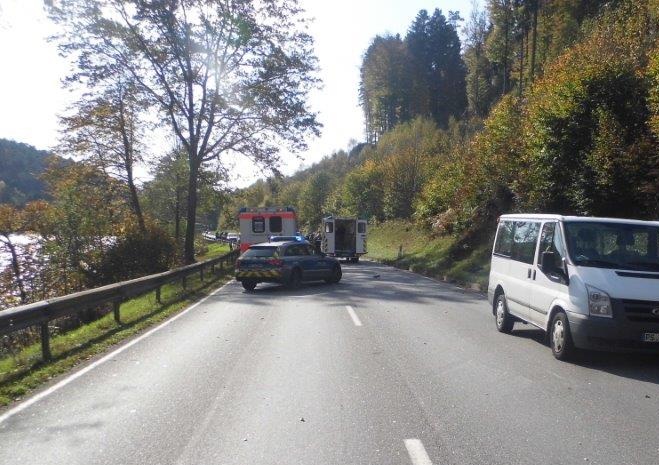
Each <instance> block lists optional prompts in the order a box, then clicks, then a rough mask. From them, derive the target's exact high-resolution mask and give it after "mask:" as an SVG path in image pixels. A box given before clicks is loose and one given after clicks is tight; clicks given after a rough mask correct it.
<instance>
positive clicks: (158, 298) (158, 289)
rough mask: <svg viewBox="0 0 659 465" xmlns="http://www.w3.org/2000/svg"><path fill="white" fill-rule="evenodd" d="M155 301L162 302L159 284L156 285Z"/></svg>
mask: <svg viewBox="0 0 659 465" xmlns="http://www.w3.org/2000/svg"><path fill="white" fill-rule="evenodd" d="M156 302H158V303H159V304H161V303H162V300H160V286H158V287H156Z"/></svg>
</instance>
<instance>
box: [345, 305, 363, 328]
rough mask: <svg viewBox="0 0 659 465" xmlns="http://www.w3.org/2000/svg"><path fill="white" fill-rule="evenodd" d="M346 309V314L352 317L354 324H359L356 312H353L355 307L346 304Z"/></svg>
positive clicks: (360, 323)
mask: <svg viewBox="0 0 659 465" xmlns="http://www.w3.org/2000/svg"><path fill="white" fill-rule="evenodd" d="M346 310H348V314H349V315H350V318H352V322H353V323H354V324H355V326H361V325H362V322H361V320H360V319H359V317H358V316H357V313H355V309H354V308H352V307H351V306H350V305H346Z"/></svg>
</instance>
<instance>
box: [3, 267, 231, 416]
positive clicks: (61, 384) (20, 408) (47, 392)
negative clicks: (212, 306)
mask: <svg viewBox="0 0 659 465" xmlns="http://www.w3.org/2000/svg"><path fill="white" fill-rule="evenodd" d="M232 282H233V280H231V281H229V282H227V283H225V284H223V285H222V286H220V287H219V288H217V289H215V290H214V291H213V292H211V293H210V294H208V295H207V296H206V297H204V298H203V299H201V300H200V301H199V302H196V303H194V304H192V305H190V306H189V307H188V308H186V309H185V310H183V311H182V312H181V313H177V314H176V315H174V316H173V317H171V318H170V319H168V320H165V321H164V322H163V323H160V324H159V325H158V326H156V327H155V328H152V329H150V330H148V331H147V332H146V333H144V334H142V335H141V336H138V337H136V338H135V339H133V340H132V341H130V342H128V343H127V344H125V345H123V346H121V347H119V348H118V349H116V350H114V351H112V352H110V353H109V354H107V355H104V356H103V357H101V358H99V359H98V360H96V361H95V362H93V363H90V364H89V365H87V366H86V367H84V368H82V369H81V370H80V371H77V372H75V373H73V374H72V375H71V376H69V377H67V378H64V379H63V380H62V381H60V382H58V383H57V384H54V385H52V386H51V387H49V388H48V389H46V390H44V391H41V392H40V393H38V394H35V395H34V396H32V397H30V398H29V399H26V400H25V401H24V402H22V403H20V404H19V405H17V406H16V407H14V408H11V409H9V410H7V411H6V412H5V413H3V414H2V415H0V424H1V423H2V422H3V421H5V420H8V419H9V418H11V417H13V416H14V415H16V414H17V413H20V412H22V411H23V410H25V409H26V408H28V407H30V406H31V405H34V404H36V403H37V402H39V401H40V400H41V399H43V398H45V397H47V396H49V395H51V394H52V393H53V392H55V391H57V390H59V389H61V388H63V387H64V386H66V385H67V384H69V383H71V382H72V381H75V380H76V379H78V378H80V377H81V376H83V375H84V374H86V373H88V372H90V371H92V370H93V369H94V368H96V367H97V366H99V365H101V364H103V363H105V362H107V361H108V360H110V359H111V358H113V357H116V356H117V355H119V354H120V353H121V352H123V351H124V350H126V349H128V348H130V347H133V346H134V345H135V344H137V343H138V342H140V341H142V340H143V339H146V338H147V337H149V336H151V335H152V334H153V333H155V332H157V331H160V330H161V329H162V328H164V327H165V326H167V325H169V324H170V323H172V322H173V321H176V320H178V319H179V318H181V317H182V316H183V315H185V314H186V313H188V312H189V311H190V310H192V309H194V308H196V307H197V306H199V305H201V304H203V303H204V302H205V301H206V299H208V298H209V297H212V296H214V295H215V294H216V293H218V292H220V291H221V290H222V289H224V288H225V287H227V286H228V285H230V284H231V283H232Z"/></svg>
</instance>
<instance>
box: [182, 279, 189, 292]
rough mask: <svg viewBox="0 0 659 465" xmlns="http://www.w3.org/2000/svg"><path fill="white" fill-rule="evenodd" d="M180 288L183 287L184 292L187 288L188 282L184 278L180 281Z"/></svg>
mask: <svg viewBox="0 0 659 465" xmlns="http://www.w3.org/2000/svg"><path fill="white" fill-rule="evenodd" d="M181 286H182V287H183V290H184V291H185V290H186V287H187V286H188V280H187V277H186V276H183V279H182V280H181Z"/></svg>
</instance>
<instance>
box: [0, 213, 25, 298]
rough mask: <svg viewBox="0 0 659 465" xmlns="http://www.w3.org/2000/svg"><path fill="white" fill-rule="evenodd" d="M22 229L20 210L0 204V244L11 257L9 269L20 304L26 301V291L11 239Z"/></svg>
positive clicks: (15, 249)
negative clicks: (16, 288)
mask: <svg viewBox="0 0 659 465" xmlns="http://www.w3.org/2000/svg"><path fill="white" fill-rule="evenodd" d="M23 231H24V220H23V215H22V214H21V212H20V211H19V210H18V209H17V208H16V207H13V206H11V205H8V204H0V246H1V247H2V248H4V249H5V250H6V251H7V252H8V253H9V256H10V257H11V259H10V261H11V263H10V265H11V270H12V273H13V275H14V281H15V282H16V287H18V293H19V297H20V302H21V303H22V304H24V303H27V293H26V291H25V284H24V282H23V273H22V270H21V266H20V263H19V256H18V255H19V254H18V251H17V248H16V245H15V244H14V241H13V239H12V235H13V234H17V233H20V232H23ZM0 271H2V270H0Z"/></svg>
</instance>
